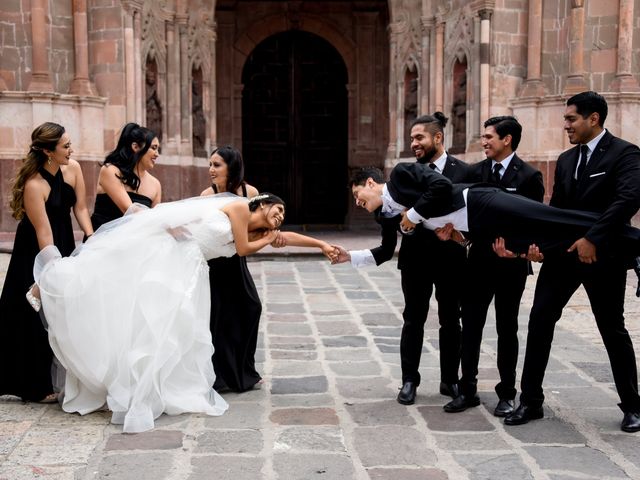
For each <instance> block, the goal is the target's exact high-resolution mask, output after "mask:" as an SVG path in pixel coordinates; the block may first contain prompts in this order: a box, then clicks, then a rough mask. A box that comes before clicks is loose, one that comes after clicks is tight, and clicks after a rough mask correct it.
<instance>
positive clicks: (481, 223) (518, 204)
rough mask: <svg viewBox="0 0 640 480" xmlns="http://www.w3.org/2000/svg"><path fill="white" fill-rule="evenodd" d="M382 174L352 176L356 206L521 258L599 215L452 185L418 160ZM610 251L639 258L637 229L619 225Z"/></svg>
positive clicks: (565, 241)
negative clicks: (499, 245)
mask: <svg viewBox="0 0 640 480" xmlns="http://www.w3.org/2000/svg"><path fill="white" fill-rule="evenodd" d="M382 178H383V177H382V172H381V171H380V170H379V169H377V168H375V167H365V168H363V169H361V170H360V171H358V172H356V174H355V175H354V176H353V177H352V179H351V181H350V186H351V191H352V194H353V197H354V199H355V202H356V205H357V206H358V207H361V208H364V209H366V210H367V211H369V212H371V213H375V214H376V216H377V217H378V218H380V221H381V222H384V223H385V224H392V225H395V226H396V228H397V229H402V230H404V231H405V232H407V231H411V230H412V229H415V228H428V229H431V230H435V231H436V233H437V234H438V236H439V237H440V238H441V239H448V238H451V239H452V240H454V241H457V242H458V243H462V244H468V243H469V241H473V242H476V243H480V242H482V243H487V244H492V243H494V241H495V240H496V239H497V238H503V239H504V245H505V246H506V248H507V249H508V250H510V251H512V252H515V255H519V256H523V257H524V256H526V255H527V254H528V253H529V246H530V245H532V244H535V245H537V248H538V249H539V250H540V251H541V252H544V253H551V252H563V251H564V252H566V251H567V250H569V249H570V248H571V246H572V245H573V244H574V242H575V241H576V240H577V239H579V238H582V237H583V236H584V235H585V233H586V232H587V231H588V230H589V228H591V227H592V226H593V224H594V223H595V222H596V221H597V220H598V214H596V213H592V212H583V211H579V210H565V209H559V208H555V207H551V206H548V205H545V204H542V203H539V202H536V201H533V200H530V199H528V198H525V197H521V196H519V195H512V194H510V193H507V192H506V191H504V190H502V189H501V188H500V187H493V186H486V185H485V184H452V183H451V181H450V180H448V179H447V178H445V177H444V176H442V175H440V174H438V173H436V172H434V171H433V170H431V169H430V168H429V167H427V166H425V165H422V164H419V163H400V164H398V165H396V166H395V167H394V169H393V170H392V171H391V174H390V180H389V181H388V182H387V183H383V181H382V180H381V179H382ZM639 184H640V183H639ZM410 218H412V219H413V220H414V221H411V220H409V219H410ZM418 224H421V225H418ZM612 252H616V253H617V254H618V255H620V254H621V253H620V252H624V255H625V256H626V257H627V258H629V260H631V259H633V258H635V257H637V256H638V254H639V253H640V230H639V229H637V228H634V227H631V226H629V225H625V226H623V227H622V228H621V229H620V230H619V231H618V232H617V234H616V235H613V236H611V238H609V239H608V241H607V242H606V243H604V244H603V245H602V253H601V254H602V255H607V254H611V253H612ZM350 258H351V254H350V252H347V251H345V250H344V249H340V254H339V255H338V257H337V259H335V260H334V262H333V263H343V262H347V261H349V260H350ZM636 273H638V272H637V271H636Z"/></svg>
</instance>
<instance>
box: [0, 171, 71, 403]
mask: <svg viewBox="0 0 640 480" xmlns="http://www.w3.org/2000/svg"><path fill="white" fill-rule="evenodd" d="M40 175H42V177H43V178H44V179H45V180H46V181H47V182H48V183H49V185H50V186H51V192H50V193H49V198H48V199H47V201H46V203H45V207H46V211H47V217H48V218H49V223H50V224H51V231H52V233H53V243H54V244H55V246H56V247H58V250H60V253H61V254H62V255H63V256H68V255H70V254H71V252H73V250H74V248H75V241H74V238H73V227H72V224H71V207H72V206H73V205H74V204H75V203H76V195H75V192H74V190H73V188H72V187H71V185H69V184H68V183H65V181H64V178H63V177H62V171H61V170H58V172H57V173H56V175H52V174H50V173H49V172H47V171H46V170H44V169H41V170H40ZM39 251H40V248H39V246H38V239H37V237H36V232H35V229H34V227H33V225H32V224H31V222H30V221H29V219H28V218H27V216H26V215H25V217H24V218H23V219H22V220H21V221H20V223H19V224H18V228H17V230H16V236H15V242H14V246H13V253H12V255H11V259H10V260H9V267H8V269H7V275H6V277H5V281H4V287H3V289H2V296H0V395H15V396H18V397H20V398H22V399H23V400H25V401H27V400H28V401H38V400H42V399H43V398H44V397H46V396H47V395H49V394H50V393H52V392H53V386H52V381H51V362H52V359H53V353H52V351H51V348H50V346H49V340H48V337H47V332H46V330H45V329H44V326H43V325H42V321H41V320H40V316H39V314H38V313H37V312H35V311H34V310H33V309H32V308H31V306H30V305H29V302H27V299H26V298H25V294H26V293H27V290H28V289H29V287H31V285H32V284H33V263H34V259H35V257H36V255H37V254H38V252H39Z"/></svg>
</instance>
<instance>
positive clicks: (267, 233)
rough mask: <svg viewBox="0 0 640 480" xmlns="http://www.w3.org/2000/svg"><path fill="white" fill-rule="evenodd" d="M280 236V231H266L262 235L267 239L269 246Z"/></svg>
mask: <svg viewBox="0 0 640 480" xmlns="http://www.w3.org/2000/svg"><path fill="white" fill-rule="evenodd" d="M279 234H280V230H266V231H265V232H264V234H263V235H262V238H266V239H267V240H268V242H267V244H269V243H273V242H275V240H276V238H278V235H279Z"/></svg>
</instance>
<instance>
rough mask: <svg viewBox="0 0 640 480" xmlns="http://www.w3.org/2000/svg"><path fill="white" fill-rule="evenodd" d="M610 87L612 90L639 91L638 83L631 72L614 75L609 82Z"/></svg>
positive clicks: (621, 91)
mask: <svg viewBox="0 0 640 480" xmlns="http://www.w3.org/2000/svg"><path fill="white" fill-rule="evenodd" d="M610 89H611V91H613V92H620V93H623V92H630V93H636V92H640V85H638V82H637V81H636V79H635V78H634V77H633V75H631V74H624V75H616V78H614V79H613V82H611V86H610Z"/></svg>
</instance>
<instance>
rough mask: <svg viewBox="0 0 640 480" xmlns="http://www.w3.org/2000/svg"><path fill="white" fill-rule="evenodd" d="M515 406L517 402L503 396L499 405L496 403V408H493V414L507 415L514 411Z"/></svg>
mask: <svg viewBox="0 0 640 480" xmlns="http://www.w3.org/2000/svg"><path fill="white" fill-rule="evenodd" d="M515 407H516V404H515V402H514V401H513V400H508V399H505V398H501V399H500V401H499V402H498V405H496V408H495V409H494V410H493V415H494V416H496V417H506V416H507V415H510V414H511V413H513V410H514V409H515Z"/></svg>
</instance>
